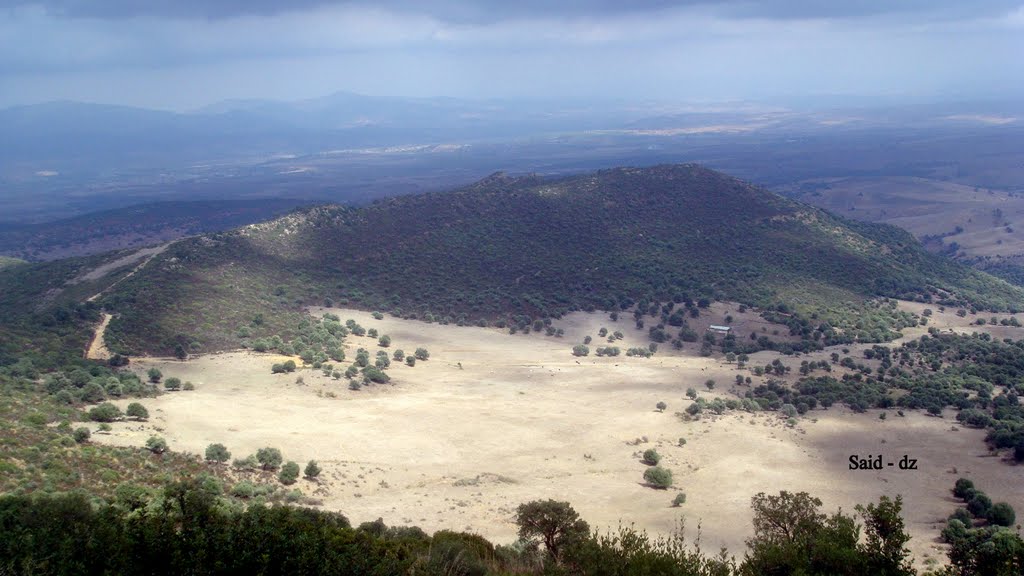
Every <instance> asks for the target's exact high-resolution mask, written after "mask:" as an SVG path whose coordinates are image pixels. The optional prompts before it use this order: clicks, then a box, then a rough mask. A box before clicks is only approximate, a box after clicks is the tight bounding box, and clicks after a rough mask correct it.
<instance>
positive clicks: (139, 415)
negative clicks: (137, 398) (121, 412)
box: [125, 402, 149, 421]
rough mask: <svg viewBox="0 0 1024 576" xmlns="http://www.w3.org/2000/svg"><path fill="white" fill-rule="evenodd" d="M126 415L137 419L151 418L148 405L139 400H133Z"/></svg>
mask: <svg viewBox="0 0 1024 576" xmlns="http://www.w3.org/2000/svg"><path fill="white" fill-rule="evenodd" d="M125 415H126V416H128V417H129V418H135V419H136V420H139V421H142V420H146V419H147V418H149V410H146V407H145V406H143V405H142V404H139V403H138V402H132V403H131V404H129V405H128V408H127V409H126V410H125Z"/></svg>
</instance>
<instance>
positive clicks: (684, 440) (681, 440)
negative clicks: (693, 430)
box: [679, 438, 686, 446]
mask: <svg viewBox="0 0 1024 576" xmlns="http://www.w3.org/2000/svg"><path fill="white" fill-rule="evenodd" d="M679 445H680V446H686V438H680V439H679Z"/></svg>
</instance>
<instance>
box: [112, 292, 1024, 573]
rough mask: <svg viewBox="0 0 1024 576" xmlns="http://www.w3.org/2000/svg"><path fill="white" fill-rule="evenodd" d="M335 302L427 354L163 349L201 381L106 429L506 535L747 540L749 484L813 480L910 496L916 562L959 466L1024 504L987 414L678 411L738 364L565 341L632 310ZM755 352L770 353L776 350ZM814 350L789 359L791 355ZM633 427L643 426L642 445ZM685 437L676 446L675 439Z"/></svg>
mask: <svg viewBox="0 0 1024 576" xmlns="http://www.w3.org/2000/svg"><path fill="white" fill-rule="evenodd" d="M716 306H725V305H716ZM727 309H729V307H728V306H725V307H724V308H722V309H721V310H718V309H717V308H716V309H715V313H716V314H720V313H724V312H725V311H726V310H727ZM316 312H320V310H317V311H316ZM335 312H337V313H338V314H339V315H340V316H341V318H342V319H343V320H344V319H346V318H354V319H356V320H357V321H358V322H359V323H360V324H362V325H363V326H366V327H368V328H370V327H372V328H377V329H378V330H379V331H380V333H381V334H388V335H390V336H391V337H392V339H393V344H392V346H391V348H390V350H394V349H395V348H402V349H404V350H405V351H406V352H411V351H412V350H414V349H415V348H416V347H418V346H423V347H426V348H428V349H429V350H430V353H431V359H430V360H429V361H427V362H419V363H418V364H417V365H416V367H414V368H409V367H407V366H405V365H398V363H395V364H393V366H392V368H391V370H390V371H389V372H390V374H391V375H392V378H393V385H386V386H376V387H372V388H364V389H363V390H362V391H359V392H353V391H350V390H348V389H347V386H346V384H347V382H346V381H345V380H343V379H342V380H332V379H330V378H328V377H324V376H323V375H321V374H320V372H319V371H312V370H305V371H300V373H299V374H301V376H302V377H303V383H302V384H299V383H296V377H297V375H296V374H288V375H272V374H271V373H270V366H271V364H272V363H274V362H278V361H280V357H274V356H269V355H257V354H251V353H244V352H238V353H224V354H217V355H210V356H204V357H200V358H197V359H195V360H191V361H188V362H177V361H172V360H150V361H145V360H137V361H135V362H133V365H132V366H133V368H134V369H136V370H139V371H144V370H145V369H147V368H148V367H150V366H154V365H155V366H157V367H159V368H160V369H161V370H163V372H164V374H165V375H168V376H178V377H180V378H182V380H190V381H192V382H194V383H195V385H196V390H195V391H193V392H175V393H169V394H166V395H163V396H161V397H160V398H158V399H155V400H148V401H146V402H145V403H146V405H147V406H148V407H149V409H150V413H151V414H152V416H153V418H152V420H151V421H150V423H149V424H148V425H145V426H139V425H136V424H132V425H127V424H117V425H115V430H114V433H113V434H111V435H109V436H104V437H103V438H99V437H97V438H96V440H97V441H102V442H111V443H116V444H124V445H135V446H137V445H141V444H142V443H143V442H145V439H146V438H147V437H148V436H149V434H151V433H152V432H153V430H159V431H160V433H161V434H163V435H164V436H165V437H166V438H167V440H168V442H169V444H170V446H171V448H172V449H175V450H185V451H190V452H195V453H202V452H203V450H205V447H206V446H207V445H208V444H209V443H212V442H222V443H224V444H225V445H226V446H227V447H228V448H229V449H230V450H231V451H232V452H233V455H234V456H235V457H243V456H245V455H247V454H250V453H253V452H255V450H256V449H258V448H260V447H263V446H276V447H278V448H280V449H281V450H282V451H283V453H284V456H285V459H286V460H295V461H298V462H299V463H300V464H304V463H305V461H307V460H309V459H316V460H318V461H319V462H320V465H321V467H322V468H323V469H324V472H323V475H322V477H321V479H320V481H319V482H317V483H312V482H309V481H306V480H300V482H299V484H298V487H299V488H300V489H302V490H303V491H304V492H305V493H306V494H307V495H311V496H315V497H317V498H320V499H322V500H323V506H324V507H325V508H328V509H334V510H340V511H343V512H344V513H346V514H347V515H349V516H350V517H351V519H352V520H353V521H354V522H357V523H358V522H362V521H366V520H373V519H376V518H378V517H382V518H383V519H384V520H385V522H387V523H388V524H415V525H419V526H421V527H422V528H424V529H426V530H437V529H441V528H451V529H459V530H462V529H465V530H472V531H475V532H479V533H480V534H483V535H484V536H486V537H488V538H492V539H494V540H495V541H497V542H508V541H511V540H513V539H514V536H515V526H514V525H513V523H512V514H513V511H514V509H515V507H516V506H517V505H518V504H520V503H522V502H526V501H529V500H532V499H537V498H555V499H559V500H567V501H569V502H571V503H572V504H573V506H575V507H576V508H577V509H578V510H579V511H580V513H581V514H582V516H583V517H584V518H586V519H587V520H588V521H589V522H590V523H591V524H592V525H593V526H595V527H601V528H606V527H613V526H615V525H617V524H618V523H619V522H620V521H621V522H627V523H629V522H635V523H636V524H637V525H638V526H639V527H641V528H645V529H647V530H649V531H653V532H659V533H665V532H669V531H670V530H671V529H672V528H673V526H674V524H675V522H676V521H677V519H678V518H679V516H680V515H682V516H685V518H686V520H687V523H688V524H689V526H690V527H691V528H695V527H696V525H697V523H698V522H700V523H702V525H703V544H704V546H705V547H708V548H710V549H715V548H716V547H717V546H719V545H725V546H728V547H729V548H730V549H731V550H733V551H736V552H739V551H740V550H741V549H742V545H743V540H744V539H745V538H747V537H749V536H750V535H751V526H750V509H749V503H750V497H751V496H752V495H754V494H755V493H757V492H761V491H764V492H777V491H779V490H783V489H786V490H806V491H808V492H810V493H812V494H814V495H816V496H819V497H820V498H822V500H823V501H824V502H825V504H826V506H827V507H828V508H829V509H834V508H835V507H839V506H841V507H842V508H843V509H844V510H846V511H851V510H852V508H853V506H854V505H855V504H857V503H866V502H869V501H874V500H876V499H877V498H878V497H879V496H880V495H882V494H888V495H892V496H895V495H897V494H902V495H903V497H904V499H905V502H906V504H905V513H906V518H907V524H908V527H909V529H910V532H911V534H912V535H913V536H914V539H913V541H912V542H911V546H912V549H913V550H914V552H915V555H916V556H917V558H918V559H919V560H921V559H923V557H924V554H926V553H928V554H931V555H932V556H939V557H941V556H942V553H939V552H937V551H936V550H935V548H936V547H937V546H938V544H937V543H936V540H935V539H936V537H937V535H938V526H939V523H941V522H942V521H944V519H945V517H946V516H947V515H948V514H950V513H951V512H952V510H953V508H954V507H955V506H956V503H955V502H954V500H953V499H952V497H951V494H950V492H949V490H950V488H951V486H952V484H953V482H954V481H955V480H956V478H957V477H958V476H962V475H966V476H970V477H972V478H973V479H974V480H975V482H976V483H977V484H978V485H979V486H983V487H984V489H985V490H986V491H987V492H988V493H989V494H990V495H991V496H992V497H993V498H994V499H996V500H1006V501H1008V502H1010V503H1011V504H1014V505H1016V506H1017V507H1018V508H1021V507H1024V506H1022V505H1024V485H1022V484H1021V483H1020V482H1019V481H1018V476H1019V474H1018V471H1017V470H1016V469H1015V468H1014V467H1012V466H1009V465H1007V464H1005V463H1003V462H1001V461H999V459H997V458H992V457H989V456H988V455H987V453H986V450H985V446H984V443H983V442H982V436H983V432H982V431H976V430H963V429H961V430H959V431H955V432H954V431H951V425H952V422H951V417H950V416H948V415H947V417H946V418H943V419H940V418H932V417H927V416H925V415H924V414H918V413H908V414H907V417H905V418H899V417H897V416H896V414H895V412H892V413H890V414H889V418H888V419H887V420H885V421H881V420H879V419H878V414H877V412H874V411H872V412H868V413H866V414H853V413H850V412H848V411H846V410H843V409H837V408H834V409H832V410H830V411H827V412H825V411H813V412H811V413H809V414H808V417H807V418H805V419H802V420H801V421H800V423H799V424H798V425H797V426H796V427H795V428H789V427H787V426H785V425H784V422H783V421H782V420H781V419H780V418H779V417H777V416H776V415H775V414H770V413H764V414H757V415H751V414H745V413H733V414H730V415H726V416H720V417H709V418H705V419H703V420H700V421H693V422H684V421H682V420H681V419H680V418H678V417H677V416H675V415H674V412H676V411H682V410H683V408H685V406H687V405H688V404H689V401H688V400H687V399H685V398H684V394H685V391H686V388H687V387H690V386H693V387H695V388H697V389H698V390H700V393H701V395H705V396H712V395H721V396H725V397H729V396H730V395H731V394H732V393H731V392H730V389H731V388H732V387H733V384H732V382H733V380H734V378H735V375H736V374H737V373H739V372H737V370H736V368H735V366H733V365H727V364H725V363H724V362H723V361H721V360H719V359H713V358H701V357H699V356H697V355H696V353H695V351H694V349H693V347H694V346H695V345H694V344H690V345H688V349H687V350H684V351H683V352H681V353H675V352H669V351H667V350H666V351H663V352H659V353H658V354H657V355H656V356H654V357H653V358H650V359H642V358H626V357H618V358H596V357H594V356H590V357H586V358H575V357H573V356H572V355H571V353H570V348H571V346H572V345H573V344H575V343H578V342H579V341H581V340H582V338H583V336H584V335H587V334H589V335H592V336H593V337H594V339H595V341H594V343H593V344H592V345H591V349H592V350H593V348H594V347H595V346H596V345H599V343H601V342H602V341H601V340H600V339H599V338H597V331H598V329H599V328H600V327H602V326H605V327H607V328H608V329H609V331H612V332H614V331H615V330H622V331H623V332H624V333H625V338H624V339H623V340H622V341H620V342H619V343H618V345H619V346H620V347H622V348H623V349H625V348H627V347H630V346H640V345H646V343H647V341H646V330H644V331H642V332H641V331H637V330H636V329H635V328H634V327H633V322H632V319H631V318H623V319H620V320H619V321H618V322H612V321H611V320H610V319H609V318H608V317H607V316H606V315H604V314H584V313H578V314H572V315H570V316H568V317H567V318H565V319H563V320H561V321H556V323H555V325H556V326H559V327H562V328H564V329H565V330H566V335H565V337H564V338H554V337H546V336H541V335H538V334H531V335H515V336H510V335H508V334H507V333H505V332H501V331H498V330H495V329H484V328H471V327H456V326H440V325H436V324H425V323H421V322H410V321H403V320H397V319H394V318H390V317H386V318H385V319H384V320H379V321H378V320H374V319H373V318H372V317H371V316H370V315H369V314H367V313H364V312H358V311H351V310H337V311H335ZM712 317H713V316H712ZM940 318H941V319H945V316H941V317H940ZM952 318H956V317H955V316H952ZM969 319H970V318H968V319H966V320H964V319H957V320H959V321H960V322H961V323H966V322H967V321H968V320H969ZM938 320H939V319H938V318H937V319H936V321H938ZM708 321H710V318H709V319H708ZM716 321H717V320H716ZM743 321H744V322H747V323H748V324H749V325H751V326H754V325H755V322H756V321H755V320H754V319H752V318H744V319H743ZM360 346H362V347H366V348H367V349H369V350H371V353H372V352H373V351H374V350H375V349H376V348H377V346H376V340H375V339H370V338H356V337H353V338H350V339H349V342H348V353H349V357H350V358H351V357H353V356H354V350H355V348H356V347H360ZM830 352H831V350H829V351H826V352H825V353H824V357H827V355H828V353H830ZM851 353H856V351H854V350H851ZM757 356H758V358H757V361H758V362H759V363H762V362H763V361H771V359H774V358H777V357H778V355H776V354H775V353H769V352H763V353H760V354H758V355H757ZM803 358H804V357H801V358H799V359H794V358H783V361H784V362H785V363H787V364H792V365H793V371H794V372H796V366H797V365H798V364H799V361H800V360H801V359H803ZM742 374H743V375H744V376H746V375H750V374H751V373H750V372H749V371H746V370H744V371H743V372H742ZM709 378H713V379H715V380H716V382H717V384H718V385H717V386H716V388H715V390H714V392H713V393H709V392H708V391H707V390H706V389H705V387H704V385H703V383H704V381H705V380H707V379H709ZM758 380H759V379H758V378H756V377H755V382H757V381H758ZM743 390H744V389H743V388H740V389H738V390H736V392H738V393H742V392H743ZM331 394H333V397H330V395H331ZM659 401H664V402H666V403H667V404H668V409H667V410H666V411H665V412H664V413H660V412H658V411H656V410H655V404H656V403H657V402H659ZM642 437H646V438H647V442H641V443H639V444H636V443H635V440H636V439H638V438H642ZM680 437H684V438H686V439H687V443H686V444H685V446H679V445H678V444H679V442H678V441H679V438H680ZM651 447H654V448H657V449H658V451H659V453H660V454H661V455H662V457H663V461H662V465H664V466H667V467H668V468H671V469H672V470H673V471H674V473H675V480H676V486H677V488H678V490H681V491H684V492H686V494H687V501H686V504H684V505H683V506H682V507H680V508H673V507H672V506H671V501H672V498H673V497H674V496H675V489H672V490H669V491H658V490H653V489H651V488H648V487H645V486H644V485H643V484H642V474H643V471H644V465H643V464H642V463H641V462H640V454H641V453H642V451H643V450H645V449H647V448H651ZM852 453H857V454H869V453H870V454H878V453H882V454H884V455H885V457H886V458H887V459H895V460H898V459H899V458H900V457H901V456H902V455H904V454H907V455H909V456H910V457H911V458H916V459H917V460H918V466H919V469H918V470H917V471H899V470H895V469H886V470H883V471H880V472H873V471H872V472H861V471H850V470H848V461H847V459H848V457H849V455H850V454H852Z"/></svg>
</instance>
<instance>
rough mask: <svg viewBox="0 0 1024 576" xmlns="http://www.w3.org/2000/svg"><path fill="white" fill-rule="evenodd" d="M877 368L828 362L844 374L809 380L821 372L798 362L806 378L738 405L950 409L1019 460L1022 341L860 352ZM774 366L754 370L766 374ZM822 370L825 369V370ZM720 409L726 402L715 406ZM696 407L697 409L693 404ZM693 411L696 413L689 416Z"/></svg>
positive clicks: (755, 391) (943, 340) (963, 338)
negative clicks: (840, 369)
mask: <svg viewBox="0 0 1024 576" xmlns="http://www.w3.org/2000/svg"><path fill="white" fill-rule="evenodd" d="M865 357H866V358H867V359H869V360H875V361H878V366H877V368H872V367H870V366H866V365H865V364H864V363H863V362H856V361H854V360H853V359H852V358H850V357H846V358H843V359H842V360H840V359H839V357H838V354H835V355H833V363H834V364H835V365H836V366H838V367H842V368H845V369H847V370H845V373H844V374H843V375H842V376H841V377H839V378H836V377H834V376H831V375H829V374H827V373H826V375H815V374H813V372H814V371H815V370H818V369H821V366H813V367H812V366H811V365H810V364H805V365H804V366H801V372H802V373H806V374H807V375H806V376H805V377H803V378H801V379H800V380H799V381H798V382H797V383H796V384H795V385H793V386H792V387H790V386H785V385H782V384H781V383H780V382H777V381H773V380H771V379H769V381H768V383H767V384H763V385H760V386H757V387H755V388H752V389H751V390H748V391H747V392H746V394H745V396H746V401H751V402H753V404H745V405H744V406H742V407H748V408H750V407H753V409H766V410H780V409H782V408H783V407H784V406H794V407H795V408H796V409H797V410H798V412H799V413H801V414H803V413H804V412H806V411H807V410H808V409H814V408H818V407H820V408H828V407H829V406H831V405H833V404H837V403H842V404H845V405H847V406H849V407H850V408H852V409H854V410H857V411H864V410H867V409H869V408H906V409H921V410H927V411H928V412H929V413H931V414H934V415H939V414H941V413H942V411H943V410H944V409H946V408H954V409H956V410H957V411H958V412H957V416H956V418H957V420H958V421H959V422H961V423H962V424H963V425H965V426H970V427H974V428H987V429H988V430H989V433H988V436H987V441H988V442H989V444H990V446H991V447H993V448H995V449H1012V450H1013V456H1014V458H1015V459H1016V460H1018V461H1021V460H1024V406H1022V405H1021V403H1020V396H1021V394H1022V393H1024V340H1018V341H1010V340H1007V341H1000V340H997V339H994V338H992V337H991V336H989V335H988V334H978V333H975V334H971V335H962V334H942V333H939V332H938V331H934V330H933V331H932V332H931V334H930V335H928V336H923V337H921V338H920V339H918V340H915V341H911V342H907V343H906V344H903V345H902V346H900V347H899V348H889V347H885V346H874V347H872V348H870V349H868V350H867V351H866V352H865ZM780 366H782V363H781V362H780V361H776V362H775V364H771V365H768V366H766V367H756V368H755V370H758V371H760V372H761V373H769V374H770V373H772V371H773V369H776V368H778V367H780ZM825 368H826V369H827V371H828V372H831V370H832V364H828V365H826V366H825ZM723 406H726V404H723ZM701 408H703V406H701ZM695 413H696V412H695Z"/></svg>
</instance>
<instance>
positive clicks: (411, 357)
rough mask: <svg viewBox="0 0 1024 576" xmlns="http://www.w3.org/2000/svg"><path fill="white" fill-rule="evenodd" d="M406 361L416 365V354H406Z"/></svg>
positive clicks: (410, 364)
mask: <svg viewBox="0 0 1024 576" xmlns="http://www.w3.org/2000/svg"><path fill="white" fill-rule="evenodd" d="M405 363H406V364H408V365H409V366H415V365H416V357H415V356H406V357H405Z"/></svg>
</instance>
